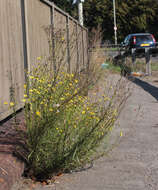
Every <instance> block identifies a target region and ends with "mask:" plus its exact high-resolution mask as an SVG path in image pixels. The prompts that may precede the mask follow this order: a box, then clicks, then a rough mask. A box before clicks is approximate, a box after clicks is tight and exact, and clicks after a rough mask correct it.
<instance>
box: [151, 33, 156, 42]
mask: <svg viewBox="0 0 158 190" xmlns="http://www.w3.org/2000/svg"><path fill="white" fill-rule="evenodd" d="M151 37H152V39H153V42H154V43H156V40H155V38H154V36H153V35H151Z"/></svg>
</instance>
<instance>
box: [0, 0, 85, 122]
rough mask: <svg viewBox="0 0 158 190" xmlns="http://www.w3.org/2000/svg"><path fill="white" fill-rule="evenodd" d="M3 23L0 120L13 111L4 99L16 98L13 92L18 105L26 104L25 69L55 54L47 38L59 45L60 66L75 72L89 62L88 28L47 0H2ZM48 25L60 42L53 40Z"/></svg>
mask: <svg viewBox="0 0 158 190" xmlns="http://www.w3.org/2000/svg"><path fill="white" fill-rule="evenodd" d="M0 26H1V32H0V44H1V46H0V52H1V56H0V120H2V119H4V118H5V117H7V116H8V115H9V114H11V113H12V111H13V110H11V109H9V106H8V105H4V102H10V101H14V100H13V97H14V96H15V97H16V103H17V107H16V109H19V108H22V107H23V103H22V99H23V94H24V87H23V86H24V83H25V71H26V69H27V70H28V71H30V70H31V68H32V66H33V65H34V63H36V62H37V57H42V56H44V57H49V56H50V53H51V55H53V51H52V50H51V51H52V52H49V50H50V48H49V43H48V40H50V41H51V45H55V49H56V48H57V51H56V55H55V56H57V57H56V58H57V60H58V61H56V63H55V64H58V65H57V66H59V65H60V64H62V65H64V68H65V70H67V71H68V72H75V71H80V69H83V68H84V67H85V65H86V64H87V63H86V62H87V55H88V54H87V47H88V46H87V39H86V38H87V30H86V29H85V28H84V27H82V26H81V25H79V23H78V22H77V21H76V20H74V19H73V18H72V17H71V16H69V15H68V14H67V13H65V12H63V11H62V10H61V9H59V8H58V7H56V6H55V5H54V4H53V3H51V2H50V1H48V0H14V1H13V0H0ZM50 26H51V27H50ZM48 28H51V29H52V28H53V30H52V31H53V33H56V34H57V40H59V42H60V43H59V44H58V42H57V41H55V43H54V44H53V38H51V39H50V38H49V37H50V36H49V35H48V34H47V32H48V31H49V29H48ZM46 29H47V32H46ZM48 33H49V32H48ZM52 36H53V35H52ZM52 36H51V37H52ZM55 37H56V36H55ZM57 44H58V45H59V46H57ZM54 68H55V67H54Z"/></svg>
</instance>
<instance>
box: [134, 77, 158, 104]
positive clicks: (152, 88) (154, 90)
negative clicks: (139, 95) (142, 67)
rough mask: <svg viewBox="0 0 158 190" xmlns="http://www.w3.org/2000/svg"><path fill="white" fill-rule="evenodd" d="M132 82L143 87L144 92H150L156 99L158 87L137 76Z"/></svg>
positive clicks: (157, 97)
mask: <svg viewBox="0 0 158 190" xmlns="http://www.w3.org/2000/svg"><path fill="white" fill-rule="evenodd" d="M133 82H134V83H135V84H136V85H138V86H140V87H141V88H143V89H144V90H145V91H146V92H148V93H149V94H151V95H152V96H153V97H154V98H155V99H156V100H157V101H158V88H157V87H155V86H153V85H151V84H149V83H148V82H145V81H142V80H140V79H138V78H135V79H134V80H133Z"/></svg>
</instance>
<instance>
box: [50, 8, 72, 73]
mask: <svg viewBox="0 0 158 190" xmlns="http://www.w3.org/2000/svg"><path fill="white" fill-rule="evenodd" d="M53 25H54V33H55V58H56V63H55V64H56V66H57V67H59V66H60V67H61V66H62V67H63V69H64V68H65V69H66V70H68V68H69V63H68V48H69V47H68V44H67V42H68V39H67V38H68V35H67V32H68V30H67V16H66V15H63V14H61V13H60V12H59V10H58V9H56V8H55V9H54V23H53Z"/></svg>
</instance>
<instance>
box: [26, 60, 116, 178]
mask: <svg viewBox="0 0 158 190" xmlns="http://www.w3.org/2000/svg"><path fill="white" fill-rule="evenodd" d="M28 78H29V84H27V85H26V86H25V88H26V92H29V93H28V95H27V94H25V95H24V97H25V98H24V101H25V116H26V126H27V145H28V150H29V151H28V156H27V161H28V165H29V167H30V168H31V170H32V171H33V174H34V175H35V176H36V177H38V178H41V177H42V178H43V177H46V178H47V177H48V176H49V175H50V174H52V173H53V172H55V173H56V172H64V171H70V170H73V169H75V168H80V167H83V166H84V165H86V164H87V163H89V162H90V161H91V160H92V159H93V155H94V153H95V151H96V149H97V147H98V146H99V145H100V143H101V141H102V139H103V138H104V137H105V136H106V135H107V134H108V132H109V131H110V130H111V128H112V127H113V125H114V122H115V120H116V118H117V109H116V108H114V106H110V105H111V101H112V99H110V98H107V97H103V98H102V103H103V102H106V105H107V106H106V107H105V105H104V104H103V105H101V104H100V103H97V102H92V101H90V99H89V98H88V97H87V96H85V95H84V94H83V93H82V91H83V90H84V89H85V88H88V86H85V84H84V85H82V86H80V83H79V78H77V77H76V76H74V74H69V73H66V72H58V75H54V74H53V72H51V70H50V66H49V64H45V63H42V61H41V63H39V64H38V65H37V66H35V67H34V69H33V70H32V72H30V73H29V75H28ZM86 85H87V83H86ZM107 102H108V104H107Z"/></svg>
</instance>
